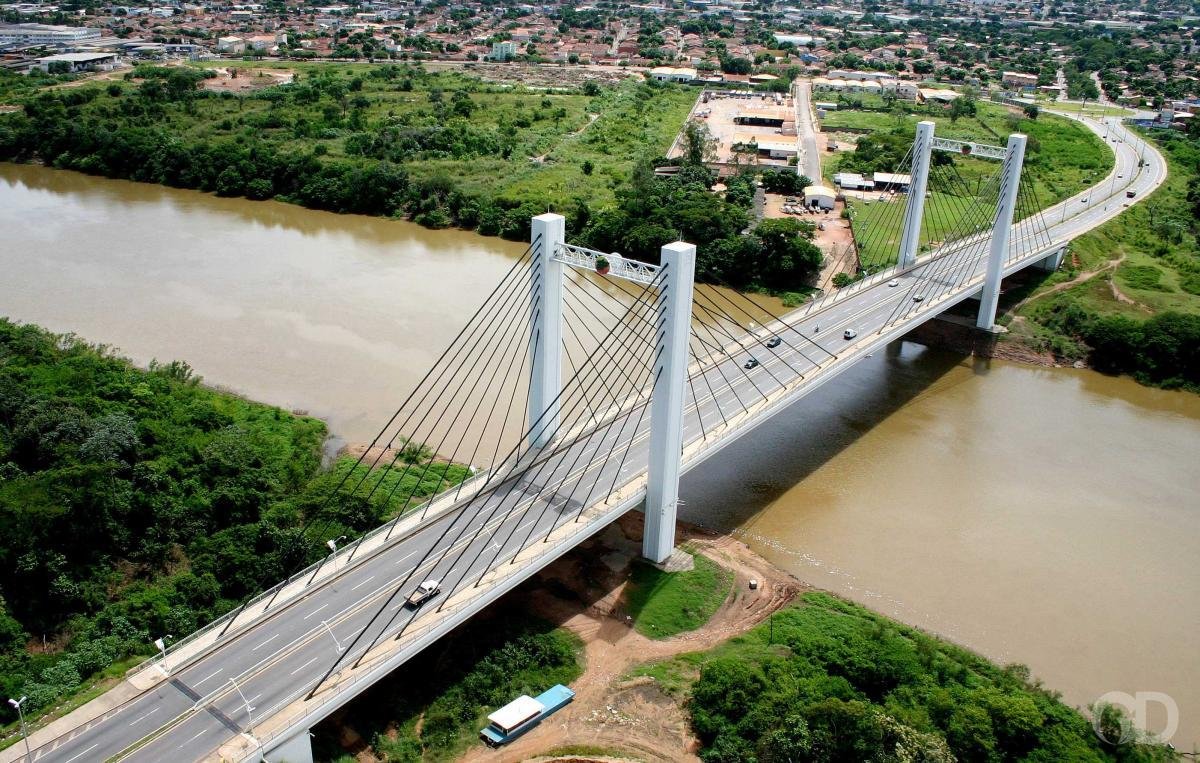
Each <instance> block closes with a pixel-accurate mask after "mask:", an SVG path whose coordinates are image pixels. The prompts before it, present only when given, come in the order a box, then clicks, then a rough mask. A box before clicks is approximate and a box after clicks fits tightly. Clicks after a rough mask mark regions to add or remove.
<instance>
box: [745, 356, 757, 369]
mask: <svg viewBox="0 0 1200 763" xmlns="http://www.w3.org/2000/svg"><path fill="white" fill-rule="evenodd" d="M742 368H758V358H750V359H749V360H747V361H746V362H745V363H743V364H742Z"/></svg>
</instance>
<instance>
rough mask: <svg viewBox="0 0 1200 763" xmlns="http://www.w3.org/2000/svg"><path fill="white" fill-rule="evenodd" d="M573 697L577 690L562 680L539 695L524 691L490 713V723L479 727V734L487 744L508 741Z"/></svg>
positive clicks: (558, 708)
mask: <svg viewBox="0 0 1200 763" xmlns="http://www.w3.org/2000/svg"><path fill="white" fill-rule="evenodd" d="M573 699H575V692H573V691H571V690H570V689H568V688H567V687H566V686H563V685H562V684H558V685H557V686H551V687H550V688H549V689H547V690H546V691H544V692H542V693H541V694H539V695H538V696H537V697H530V696H529V695H528V694H522V695H521V696H519V697H517V698H516V699H514V700H513V701H512V702H509V703H508V704H507V705H505V706H504V707H502V708H500V709H499V710H497V711H496V712H494V713H492V714H491V715H489V716H488V725H487V726H486V727H485V728H483V729H481V730H480V731H479V738H480V739H482V740H483V743H484V744H486V745H487V746H488V747H493V748H494V747H499V746H500V745H503V744H508V743H509V742H511V741H512V740H514V739H516V738H517V737H519V736H521V735H522V734H524V733H525V732H526V731H529V730H530V729H531V728H533V727H534V726H536V725H538V724H539V723H541V722H542V720H543V719H545V718H547V717H549V716H551V715H553V714H554V713H556V712H558V711H559V710H561V709H563V708H564V707H566V706H567V705H569V704H571V700H573Z"/></svg>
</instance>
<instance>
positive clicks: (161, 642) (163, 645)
mask: <svg viewBox="0 0 1200 763" xmlns="http://www.w3.org/2000/svg"><path fill="white" fill-rule="evenodd" d="M169 638H174V637H173V636H172V635H171V634H170V633H168V634H167V635H165V636H163V637H162V638H156V639H154V645H155V646H156V647H158V653H159V654H160V655H161V656H162V663H161V664H160V665H159V667H160V668H162V672H163V675H170V674H171V671H170V670H168V669H167V639H169Z"/></svg>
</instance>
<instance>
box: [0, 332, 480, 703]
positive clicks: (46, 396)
mask: <svg viewBox="0 0 1200 763" xmlns="http://www.w3.org/2000/svg"><path fill="white" fill-rule="evenodd" d="M324 439H325V427H324V424H323V423H322V422H320V421H318V420H316V419H311V418H307V417H302V416H294V415H292V414H289V413H287V412H285V411H282V410H280V409H278V408H273V407H270V406H266V405H261V404H258V403H253V402H250V401H247V400H242V399H240V398H237V397H234V396H232V395H228V394H223V393H218V392H215V391H213V390H210V389H207V388H205V387H202V386H201V385H200V383H199V379H198V378H196V377H195V376H193V374H192V372H191V369H190V368H189V367H188V366H187V365H186V364H184V363H180V362H171V363H167V364H160V363H152V364H151V366H150V368H149V370H145V371H143V370H140V369H137V368H135V367H133V365H132V364H130V363H129V362H128V361H126V360H124V359H121V358H118V357H114V356H113V355H111V354H110V353H109V351H108V350H107V348H104V347H93V346H89V345H87V344H85V343H83V342H81V341H80V340H78V339H76V338H75V337H72V336H57V335H53V334H50V333H47V332H45V331H42V330H40V329H38V328H36V327H34V326H23V325H17V324H14V323H11V322H9V321H7V320H3V319H0V530H2V532H0V537H2V540H0V580H2V581H3V599H2V600H0V692H3V693H5V696H14V697H18V696H21V695H22V694H25V695H28V697H29V704H28V705H26V706H25V710H26V714H27V716H30V717H37V715H38V714H39V713H40V711H42V710H43V709H45V708H48V707H50V706H52V705H55V704H57V703H58V702H59V700H60V699H61V698H63V697H69V696H70V695H72V694H74V693H76V692H80V691H81V690H82V694H81V695H80V697H87V696H91V695H94V694H95V692H96V687H97V685H98V682H102V681H103V679H105V678H106V677H112V676H115V675H118V674H119V671H120V669H121V668H122V667H128V665H129V663H125V664H124V665H122V663H121V661H122V660H124V659H125V658H127V657H130V656H134V655H144V654H147V653H149V652H150V651H152V650H153V646H152V645H151V641H152V640H153V639H154V638H156V637H161V636H164V635H166V634H168V633H170V634H175V635H176V636H182V635H184V634H187V633H190V632H192V631H193V630H195V629H196V628H197V627H198V626H201V625H203V624H204V623H206V622H208V621H210V620H212V619H214V618H216V617H218V616H220V615H221V614H223V613H224V612H226V611H228V610H230V609H232V608H233V607H234V606H236V605H237V604H239V603H240V602H241V601H242V600H243V599H245V598H246V597H249V596H251V595H254V594H256V593H258V592H259V591H261V590H263V589H264V588H267V587H269V586H270V585H272V584H274V583H275V582H277V581H278V580H280V579H282V578H284V577H285V576H286V575H287V574H288V573H289V572H290V571H292V570H293V569H295V568H296V566H298V565H303V564H305V563H307V562H310V561H315V560H316V558H318V557H319V556H321V555H322V554H323V552H324V540H325V539H326V538H330V537H337V536H338V535H342V534H344V535H348V536H351V537H354V536H356V535H358V534H360V533H361V532H363V531H365V530H367V529H369V528H372V527H375V526H377V525H378V524H379V523H381V522H382V521H383V520H385V519H387V518H388V517H391V516H393V515H394V514H396V513H397V512H398V511H399V510H400V509H402V508H403V507H404V506H405V505H407V503H408V501H409V497H408V494H409V493H414V494H415V496H416V498H414V499H413V500H419V498H420V496H423V495H428V494H430V493H432V492H433V491H435V490H437V489H438V487H439V486H443V485H446V484H451V483H454V482H457V481H459V480H461V479H462V478H463V477H464V476H465V473H466V471H465V469H464V468H463V467H460V466H456V465H448V464H444V463H439V462H436V461H435V462H432V463H429V469H428V473H427V474H425V476H424V479H423V480H422V481H421V482H420V484H418V483H417V477H415V476H409V477H406V478H405V480H404V484H403V485H402V486H401V489H400V490H399V491H397V492H396V494H395V496H391V497H389V496H387V495H385V494H384V491H382V490H381V491H378V494H377V495H376V496H375V497H373V498H372V499H371V500H370V501H369V502H368V501H367V500H365V496H364V491H365V490H366V487H365V486H363V487H362V488H360V491H359V494H357V495H354V494H349V491H344V493H345V494H340V495H339V496H338V497H336V498H335V499H332V500H331V499H330V494H331V492H332V490H333V489H334V487H335V486H336V485H337V484H338V481H339V480H340V479H341V477H342V476H343V475H344V474H345V473H346V471H347V470H349V469H351V468H352V466H353V464H352V462H348V461H342V462H340V463H339V464H338V465H337V466H336V468H335V469H333V470H331V471H329V472H325V473H318V467H319V461H320V448H321V444H322V442H323V441H324ZM405 454H406V455H407V456H408V457H410V458H413V459H416V460H418V461H425V462H427V463H428V462H429V459H430V455H429V454H428V453H427V452H425V451H423V450H422V449H421V448H413V447H410V448H408V449H407V450H406V451H405ZM413 472H414V473H418V472H419V473H423V474H424V473H425V472H426V470H425V468H424V466H422V467H421V469H420V470H417V469H414V470H413ZM390 479H392V480H393V481H395V480H397V479H398V477H396V476H392V477H390ZM351 484H353V483H351ZM397 496H398V497H397ZM306 520H313V521H312V522H311V523H309V524H308V525H307V529H306V530H304V531H302V530H301V528H302V527H304V526H305V522H306ZM114 666H116V670H117V672H114ZM71 701H72V702H78V701H79V698H78V697H77V698H76V699H74V700H71ZM3 713H4V715H3V716H0V718H2V719H3V721H4V722H6V723H11V721H13V720H14V713H13V712H12V710H11V708H9V707H7V706H5V707H4V708H3Z"/></svg>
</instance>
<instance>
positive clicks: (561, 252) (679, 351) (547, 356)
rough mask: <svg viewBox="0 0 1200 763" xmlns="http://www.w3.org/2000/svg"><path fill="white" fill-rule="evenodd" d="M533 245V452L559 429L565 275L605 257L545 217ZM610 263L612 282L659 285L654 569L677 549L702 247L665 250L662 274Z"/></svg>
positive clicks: (649, 495) (646, 538)
mask: <svg viewBox="0 0 1200 763" xmlns="http://www.w3.org/2000/svg"><path fill="white" fill-rule="evenodd" d="M530 239H531V247H532V250H533V252H532V257H533V259H532V262H531V265H530V267H531V270H532V275H531V277H530V292H529V294H530V301H531V307H532V311H531V313H530V315H531V318H530V320H531V329H532V331H531V332H530V339H529V342H530V358H531V362H530V369H529V371H530V380H529V421H530V422H531V424H530V432H529V435H528V437H529V445H530V446H531V447H534V448H538V447H541V446H543V445H546V444H547V443H549V442H550V441H552V440H553V439H554V436H555V434H556V432H557V430H558V428H559V423H560V422H559V416H560V411H559V395H560V393H561V392H562V363H563V357H562V352H563V350H562V337H563V313H562V300H563V277H564V270H563V269H564V268H565V267H566V266H567V265H573V266H578V267H580V268H583V269H585V270H592V269H594V267H595V262H596V258H597V257H598V256H600V255H601V253H600V252H593V251H591V250H589V249H585V248H583V247H577V246H573V245H567V243H566V221H565V219H564V218H563V216H562V215H556V214H544V215H538V216H537V217H535V218H533V223H532V228H531V231H530ZM605 257H606V258H608V259H610V261H611V270H610V273H609V277H610V278H624V279H627V280H631V281H634V282H637V283H641V284H648V283H654V282H657V284H658V295H657V312H658V318H657V321H656V331H655V336H656V337H657V341H656V346H655V353H656V358H657V359H656V361H655V366H654V369H653V379H654V388H653V390H652V392H651V397H650V457H649V471H648V476H647V485H646V526H645V530H644V532H643V540H642V553H643V554H644V555H645V556H646V557H647V558H648V559H650V560H652V561H654V562H662V561H665V560H666V559H667V557H669V556H670V555H671V552H672V550H673V549H674V546H675V517H676V512H677V507H678V504H679V472H680V467H681V462H682V459H683V406H684V387H685V385H686V384H687V371H688V357H689V353H688V338H689V336H690V335H691V328H692V323H691V321H692V284H693V280H694V278H695V273H696V246H695V245H694V244H685V243H683V242H682V241H678V242H675V243H673V244H667V245H666V246H664V247H663V248H662V259H661V263H660V264H659V265H658V266H657V267H655V266H653V265H645V264H643V263H639V262H636V261H634V260H627V259H625V258H623V257H621V256H620V255H617V254H610V255H605Z"/></svg>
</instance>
